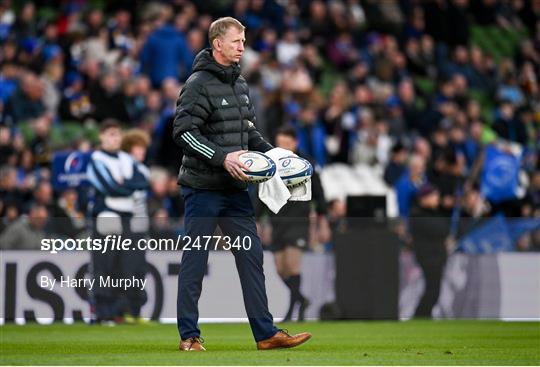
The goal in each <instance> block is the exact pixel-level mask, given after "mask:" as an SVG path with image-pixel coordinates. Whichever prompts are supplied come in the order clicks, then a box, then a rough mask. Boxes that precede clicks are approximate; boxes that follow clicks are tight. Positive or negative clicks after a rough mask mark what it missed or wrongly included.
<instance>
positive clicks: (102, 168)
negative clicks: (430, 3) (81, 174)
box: [86, 155, 134, 197]
mask: <svg viewBox="0 0 540 367" xmlns="http://www.w3.org/2000/svg"><path fill="white" fill-rule="evenodd" d="M86 173H87V175H88V180H89V181H90V183H91V184H92V186H94V187H95V188H96V189H97V190H98V191H99V192H101V193H102V194H103V195H105V196H112V197H125V196H130V195H131V194H132V193H133V190H134V189H133V188H130V187H128V185H125V184H124V182H122V183H120V182H118V181H116V179H115V178H114V175H113V174H112V173H111V170H110V169H109V167H107V164H106V163H105V162H104V161H102V160H100V159H97V158H96V157H94V156H93V155H92V157H91V158H90V161H89V162H88V167H87V169H86Z"/></svg>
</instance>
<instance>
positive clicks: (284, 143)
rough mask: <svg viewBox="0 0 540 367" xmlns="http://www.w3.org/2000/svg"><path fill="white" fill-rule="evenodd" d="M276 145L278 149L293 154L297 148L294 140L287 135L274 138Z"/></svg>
mask: <svg viewBox="0 0 540 367" xmlns="http://www.w3.org/2000/svg"><path fill="white" fill-rule="evenodd" d="M276 145H277V146H278V147H279V148H283V149H287V150H290V151H292V152H294V151H296V147H297V145H298V143H297V142H296V140H295V139H294V138H293V137H291V136H289V135H284V134H278V135H277V136H276Z"/></svg>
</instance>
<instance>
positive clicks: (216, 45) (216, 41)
mask: <svg viewBox="0 0 540 367" xmlns="http://www.w3.org/2000/svg"><path fill="white" fill-rule="evenodd" d="M212 48H213V49H214V50H216V51H221V40H220V39H219V38H218V37H216V38H214V40H213V41H212Z"/></svg>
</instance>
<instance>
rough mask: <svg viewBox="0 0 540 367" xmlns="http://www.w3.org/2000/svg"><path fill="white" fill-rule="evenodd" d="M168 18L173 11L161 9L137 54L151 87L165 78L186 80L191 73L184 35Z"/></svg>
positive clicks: (189, 52) (191, 58)
mask: <svg viewBox="0 0 540 367" xmlns="http://www.w3.org/2000/svg"><path fill="white" fill-rule="evenodd" d="M171 16H172V9H171V8H170V7H169V6H163V8H162V9H161V11H160V13H159V15H158V18H157V19H156V20H155V30H154V31H153V32H152V34H151V35H150V37H149V38H148V40H147V41H146V43H145V45H144V47H143V49H142V51H141V55H140V58H141V69H142V71H143V72H145V73H146V74H148V75H149V76H150V80H151V81H152V85H153V86H154V88H157V87H159V86H160V85H161V83H162V82H163V79H165V78H167V77H172V78H175V79H181V80H185V78H186V76H187V75H189V72H190V71H191V62H192V61H193V54H192V53H191V51H190V49H189V48H188V45H187V43H186V39H185V36H184V35H183V34H182V33H180V32H179V31H178V30H176V29H175V28H174V27H173V26H172V25H171V24H169V22H170V20H171Z"/></svg>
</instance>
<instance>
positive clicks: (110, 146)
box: [99, 128, 122, 152]
mask: <svg viewBox="0 0 540 367" xmlns="http://www.w3.org/2000/svg"><path fill="white" fill-rule="evenodd" d="M99 139H100V140H101V147H102V148H103V149H104V150H107V151H110V152H115V151H117V150H119V149H120V144H121V143H122V134H121V133H120V129H118V128H110V129H107V130H105V131H103V132H102V133H101V134H99Z"/></svg>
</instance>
